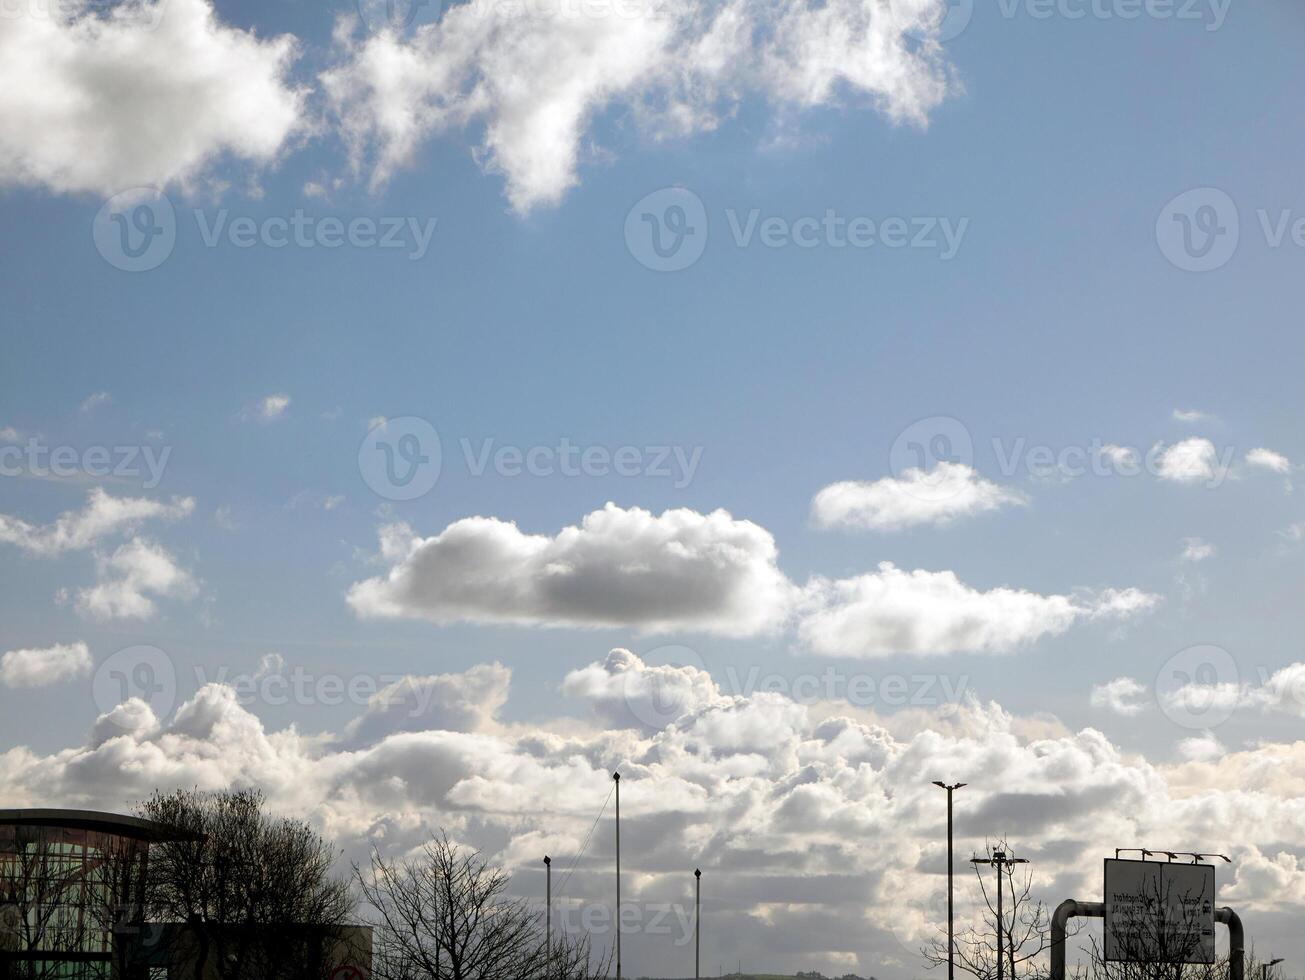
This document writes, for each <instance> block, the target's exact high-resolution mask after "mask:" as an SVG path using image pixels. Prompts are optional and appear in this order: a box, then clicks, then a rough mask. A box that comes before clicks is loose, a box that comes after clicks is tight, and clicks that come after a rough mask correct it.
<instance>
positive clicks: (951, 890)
mask: <svg viewBox="0 0 1305 980" xmlns="http://www.w3.org/2000/svg"><path fill="white" fill-rule="evenodd" d="M933 784H934V785H935V786H941V787H942V788H943V789H945V790H946V791H947V980H956V937H955V935H954V933H953V925H952V923H953V918H952V915H953V913H952V901H953V899H954V897H955V891H956V880H955V878H954V876H953V872H952V791H953V790H958V789H960V788H961V787H962V786H964V785H965V784H964V783H952V785H950V786H948V785H947V784H946V783H944V782H942V781H940V780H937V779H935V780H934V781H933Z"/></svg>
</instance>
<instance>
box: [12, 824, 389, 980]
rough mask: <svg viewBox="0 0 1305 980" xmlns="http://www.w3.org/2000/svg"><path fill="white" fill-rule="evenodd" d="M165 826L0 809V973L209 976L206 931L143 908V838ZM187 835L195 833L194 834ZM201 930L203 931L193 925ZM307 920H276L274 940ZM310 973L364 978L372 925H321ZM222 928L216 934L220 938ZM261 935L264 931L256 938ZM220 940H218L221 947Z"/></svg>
mask: <svg viewBox="0 0 1305 980" xmlns="http://www.w3.org/2000/svg"><path fill="white" fill-rule="evenodd" d="M185 839H186V838H185V837H184V836H181V835H178V833H177V832H176V831H175V830H174V829H173V828H170V827H167V826H164V825H162V824H158V823H154V822H152V821H149V820H142V819H140V818H137V817H128V816H122V815H119V814H112V813H97V812H94V811H89V810H0V980H211V978H214V977H217V976H218V972H217V970H216V969H215V966H216V965H215V964H214V963H213V962H212V961H211V960H206V961H203V965H201V961H200V959H199V958H198V956H197V952H196V951H197V950H199V949H201V948H204V949H208V948H212V947H213V945H214V944H213V943H212V942H209V941H207V940H210V939H212V938H214V933H213V930H214V929H215V928H222V929H223V930H226V929H227V928H228V927H213V926H208V927H201V926H192V925H187V924H184V923H152V922H148V921H147V918H146V915H145V894H146V883H147V881H148V875H149V853H150V845H151V844H154V843H160V842H163V841H177V840H185ZM192 839H193V838H192ZM201 929H203V930H205V931H204V932H201V931H200V930H201ZM311 932H312V929H311V927H305V926H297V925H294V924H286V925H284V926H279V927H278V934H277V936H276V937H272V942H273V943H274V942H276V941H279V940H285V941H287V942H289V941H291V940H296V939H297V940H302V939H303V938H304V935H305V933H311ZM319 933H320V934H319V935H318V936H317V937H316V938H317V940H318V941H317V942H316V943H315V944H314V943H307V944H304V945H305V948H309V947H312V946H315V947H316V948H317V949H318V950H319V954H318V955H317V956H315V957H314V958H315V959H320V961H321V962H320V963H317V964H314V965H313V966H312V974H313V975H320V976H321V977H323V978H335V980H365V978H366V977H367V976H368V975H369V974H370V968H371V930H370V929H368V928H366V927H361V926H351V927H348V928H346V929H344V930H338V931H333V932H332V933H331V935H330V936H329V937H328V936H326V935H325V934H324V931H319ZM228 936H229V933H228V932H226V931H224V932H223V934H222V938H224V939H225V938H228ZM256 938H257V939H258V940H259V942H262V943H264V944H267V943H268V942H269V937H267V936H266V934H265V930H264V931H263V934H262V935H259V936H257V937H256ZM222 948H225V947H222Z"/></svg>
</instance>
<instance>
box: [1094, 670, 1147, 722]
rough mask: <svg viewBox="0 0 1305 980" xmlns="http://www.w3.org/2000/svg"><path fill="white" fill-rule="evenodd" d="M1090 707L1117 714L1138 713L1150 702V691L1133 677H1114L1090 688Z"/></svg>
mask: <svg viewBox="0 0 1305 980" xmlns="http://www.w3.org/2000/svg"><path fill="white" fill-rule="evenodd" d="M1091 702H1092V707H1094V708H1105V709H1107V710H1108V711H1113V712H1114V713H1115V714H1117V715H1138V714H1141V713H1142V712H1143V711H1145V710H1146V708H1147V706H1148V704H1150V691H1149V689H1148V688H1147V686H1146V685H1145V684H1143V683H1142V682H1141V681H1139V680H1137V679H1136V678H1133V677H1116V678H1115V679H1114V680H1113V681H1107V682H1106V683H1105V684H1098V685H1097V686H1096V687H1094V688H1092V696H1091Z"/></svg>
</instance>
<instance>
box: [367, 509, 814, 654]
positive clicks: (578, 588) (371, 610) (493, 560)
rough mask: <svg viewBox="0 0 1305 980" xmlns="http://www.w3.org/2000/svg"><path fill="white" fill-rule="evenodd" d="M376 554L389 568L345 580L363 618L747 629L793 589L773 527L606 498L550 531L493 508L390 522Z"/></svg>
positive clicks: (778, 609) (781, 612)
mask: <svg viewBox="0 0 1305 980" xmlns="http://www.w3.org/2000/svg"><path fill="white" fill-rule="evenodd" d="M381 553H382V556H383V557H384V558H385V559H386V560H388V561H389V562H390V565H391V567H390V569H389V571H388V573H387V574H386V575H384V576H383V577H378V578H372V579H368V580H366V581H363V582H359V583H357V584H356V585H354V586H353V587H352V588H351V589H350V590H349V595H348V600H349V604H350V605H351V606H352V607H353V609H354V610H355V612H357V613H358V614H359V615H362V616H388V617H397V616H404V617H417V618H423V619H429V620H432V621H434V622H454V621H458V620H464V621H471V622H480V623H516V624H521V625H534V626H571V627H602V626H629V627H633V628H637V629H641V630H644V631H648V632H658V631H665V630H672V629H683V630H703V631H706V632H711V633H718V634H724V635H731V636H747V635H752V634H756V633H760V632H763V631H766V630H770V629H773V628H775V627H776V626H778V625H779V624H780V622H781V621H782V620H783V618H784V617H785V615H786V614H787V612H788V609H789V607H790V605H791V600H792V593H793V587H792V586H791V584H790V583H789V582H788V580H787V579H786V578H785V577H784V575H783V573H782V572H780V570H779V569H778V567H777V566H776V564H775V562H776V557H777V551H776V548H775V541H774V538H772V537H771V535H770V533H769V532H768V531H766V530H765V529H764V528H761V527H758V526H757V525H756V524H753V523H751V522H750V521H743V520H735V519H734V518H733V517H731V516H730V515H729V514H728V513H726V512H725V511H721V510H718V511H715V512H714V513H711V514H700V513H697V512H695V511H691V510H668V511H666V512H665V513H663V514H661V515H654V514H651V513H649V512H648V511H646V510H640V509H638V508H631V509H629V510H626V509H622V508H620V507H617V506H616V505H614V504H608V505H607V506H606V507H604V508H603V509H602V510H598V511H594V512H593V513H591V514H588V515H587V516H586V517H585V518H584V520H583V521H582V522H581V523H580V524H579V525H578V526H572V527H567V528H563V529H562V530H561V531H560V532H559V533H558V534H556V535H553V536H549V535H540V534H526V533H525V532H523V531H521V530H520V529H519V528H518V527H517V526H516V525H515V524H512V523H508V522H506V521H501V520H497V519H495V518H488V517H472V518H467V519H464V520H460V521H457V522H455V523H453V524H450V525H449V526H448V527H447V528H445V529H444V530H443V531H442V532H441V533H439V534H437V535H435V536H434V537H430V538H421V537H417V536H415V535H412V534H411V532H410V531H408V529H406V528H404V527H400V526H391V527H389V528H386V529H384V530H383V531H382V539H381Z"/></svg>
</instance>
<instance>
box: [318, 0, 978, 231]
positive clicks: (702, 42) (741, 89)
mask: <svg viewBox="0 0 1305 980" xmlns="http://www.w3.org/2000/svg"><path fill="white" fill-rule="evenodd" d="M940 3H941V0H920V2H916V3H910V2H906V0H897V2H894V3H893V4H891V5H890V4H889V3H887V2H886V0H830V2H828V3H822V4H815V5H813V4H809V3H805V2H802V0H726V2H724V3H717V2H709V0H597V2H575V0H473V2H470V3H463V4H456V5H453V6H451V7H449V8H448V9H447V10H446V11H445V12H444V15H443V17H442V18H441V19H440V20H439V21H438V23H432V24H423V25H421V26H419V27H417V28H416V29H415V30H412V31H410V32H407V33H406V34H400V33H398V32H395V31H382V32H380V33H375V34H370V35H366V36H361V37H360V35H362V32H361V31H360V30H357V29H356V28H357V25H356V24H354V23H353V22H352V21H351V20H344V21H342V22H341V23H340V25H339V26H338V28H337V32H336V34H337V44H338V46H339V48H340V57H341V63H339V64H338V65H336V66H335V67H333V68H331V69H330V70H328V71H327V72H325V73H324V74H323V75H322V78H321V81H322V85H323V88H324V89H325V91H326V93H327V96H328V99H329V101H330V103H331V105H332V107H333V109H334V112H335V114H336V116H337V118H338V121H339V126H340V128H341V130H342V132H343V134H344V136H345V140H346V142H347V144H348V146H349V148H350V151H351V154H352V156H353V160H354V163H355V165H356V166H357V167H358V168H366V169H367V170H368V171H369V173H370V179H371V181H372V182H373V184H376V183H381V182H383V181H385V180H386V179H388V178H389V177H390V176H391V175H392V174H393V173H394V172H395V171H396V169H398V168H400V167H402V166H404V165H406V164H409V163H411V162H413V159H414V156H415V154H416V152H417V150H418V148H419V147H420V146H421V145H422V143H423V142H424V141H425V140H426V139H428V138H430V137H432V136H434V135H438V134H441V133H446V132H449V131H453V130H458V129H461V128H463V127H468V126H475V127H477V128H478V130H479V132H480V133H481V134H482V135H481V145H480V148H479V154H478V155H479V158H480V159H481V161H482V162H483V164H484V165H485V166H486V167H487V168H488V169H490V170H492V171H496V172H498V173H501V174H502V175H503V176H504V178H505V179H506V183H507V195H508V198H509V200H510V201H511V203H512V204H513V206H514V207H515V208H517V209H518V210H521V211H527V210H529V209H530V208H533V207H535V206H538V205H546V204H552V203H555V202H556V201H558V200H559V199H560V198H561V196H562V195H563V194H564V192H565V191H566V190H567V189H568V188H569V187H571V186H572V185H574V184H575V183H576V181H577V171H578V168H579V165H580V163H581V157H582V150H581V148H582V146H583V145H585V144H587V143H589V142H590V141H591V138H592V128H593V123H594V120H595V119H596V118H597V117H598V116H599V115H600V114H604V113H608V114H610V113H613V112H619V113H621V114H623V115H624V116H626V117H628V118H630V119H632V120H633V121H634V122H635V123H637V124H638V125H639V127H640V128H641V130H642V131H643V132H644V133H646V134H647V135H649V136H650V137H652V138H659V137H666V136H681V135H686V134H691V133H695V132H700V131H704V130H710V129H712V128H714V127H715V126H716V125H717V124H718V123H719V122H720V121H721V119H722V118H724V117H726V116H728V115H729V114H731V113H732V112H733V111H734V109H735V107H736V106H737V105H738V104H739V102H740V101H741V100H742V99H743V98H744V97H745V96H747V95H750V94H753V95H759V96H760V97H762V98H765V99H767V100H769V101H770V102H771V103H773V104H774V105H775V106H776V107H777V108H778V109H779V110H780V111H789V112H792V111H794V110H801V109H805V108H809V107H815V106H824V105H830V104H833V103H835V102H838V101H848V102H852V103H864V104H867V105H869V106H872V107H873V108H875V109H877V110H878V111H879V112H880V113H882V114H883V115H884V116H885V117H886V118H887V119H889V120H891V121H893V122H910V123H914V124H917V125H924V124H925V122H926V121H927V118H928V115H929V113H930V111H931V110H932V109H933V108H934V107H936V106H937V105H938V104H939V103H940V102H941V101H942V100H943V99H944V98H945V96H946V95H947V93H948V91H949V88H951V87H952V85H953V83H952V82H951V80H950V78H949V72H948V69H947V67H946V64H945V62H944V59H943V56H942V49H941V46H940V45H939V44H938V43H937V42H936V40H934V39H933V38H931V37H930V36H929V34H928V24H929V23H930V22H931V21H932V20H933V18H931V17H930V14H931V13H933V12H935V11H936V8H937V7H938V6H939V4H940ZM374 5H375V6H380V5H381V4H379V3H376V4H374ZM913 33H921V34H923V35H924V36H923V39H922V40H914V39H912V37H911V36H910V35H911V34H913Z"/></svg>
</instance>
